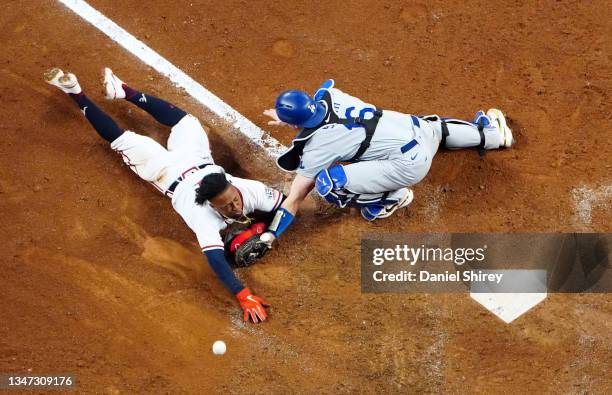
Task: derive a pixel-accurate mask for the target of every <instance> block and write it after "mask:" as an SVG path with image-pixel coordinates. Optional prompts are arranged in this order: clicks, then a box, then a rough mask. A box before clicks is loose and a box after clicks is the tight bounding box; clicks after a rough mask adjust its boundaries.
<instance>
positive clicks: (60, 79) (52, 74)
mask: <svg viewBox="0 0 612 395" xmlns="http://www.w3.org/2000/svg"><path fill="white" fill-rule="evenodd" d="M44 76H45V81H47V83H48V84H51V85H53V86H56V87H58V88H59V89H61V91H62V92H64V93H71V94H73V95H78V94H79V93H81V91H82V89H81V86H80V85H79V81H78V80H77V78H76V76H75V75H74V74H72V73H64V72H63V71H62V70H61V69H59V68H57V67H54V68H52V69H49V70H47V71H46V72H45V75H44Z"/></svg>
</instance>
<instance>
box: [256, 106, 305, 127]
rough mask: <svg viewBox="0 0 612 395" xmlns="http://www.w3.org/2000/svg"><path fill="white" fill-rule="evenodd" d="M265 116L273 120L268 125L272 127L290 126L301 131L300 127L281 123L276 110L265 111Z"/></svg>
mask: <svg viewBox="0 0 612 395" xmlns="http://www.w3.org/2000/svg"><path fill="white" fill-rule="evenodd" d="M263 114H264V115H265V116H267V117H270V118H272V120H271V121H268V125H270V126H289V127H292V128H293V129H299V127H298V126H296V125H291V124H288V123H285V122H283V121H281V120H280V118H278V114H277V113H276V110H275V109H273V108H271V109H269V110H265V111H264V112H263Z"/></svg>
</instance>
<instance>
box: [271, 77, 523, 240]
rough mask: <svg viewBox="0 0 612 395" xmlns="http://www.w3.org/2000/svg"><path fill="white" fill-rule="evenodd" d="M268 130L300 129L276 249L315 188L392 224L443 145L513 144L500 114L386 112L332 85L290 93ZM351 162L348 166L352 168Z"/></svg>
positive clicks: (284, 162) (284, 158)
mask: <svg viewBox="0 0 612 395" xmlns="http://www.w3.org/2000/svg"><path fill="white" fill-rule="evenodd" d="M264 114H265V115H267V116H269V117H270V118H272V121H270V122H268V123H269V124H270V125H288V126H291V127H294V128H296V129H297V128H301V131H300V132H299V133H298V135H297V136H296V137H295V139H294V140H293V144H292V146H291V148H289V149H288V150H287V151H286V152H285V153H283V154H282V155H281V156H279V158H278V160H277V164H278V166H279V167H280V168H281V169H283V170H285V171H289V172H296V173H297V174H296V176H295V178H294V180H293V184H292V185H291V190H290V192H289V195H288V196H287V199H286V200H285V201H284V202H283V204H282V206H281V208H280V209H279V210H277V212H276V215H275V217H274V221H273V222H272V224H271V225H270V227H269V228H268V231H267V232H266V233H264V234H263V235H262V236H261V241H263V242H264V243H266V244H267V245H268V246H271V245H272V243H273V241H274V240H275V239H276V238H277V237H279V236H280V235H281V234H282V233H283V232H284V231H285V230H286V229H287V227H288V226H289V225H290V224H291V222H292V221H293V218H294V216H295V214H296V212H297V210H298V207H299V205H300V203H301V202H302V201H303V200H304V199H305V198H306V196H307V195H308V193H309V192H310V191H311V190H312V189H313V188H315V189H316V191H317V193H318V194H319V195H321V196H322V197H324V198H325V199H326V200H327V201H328V202H330V203H332V204H335V205H338V206H340V207H346V206H351V207H357V208H359V209H360V210H361V215H362V216H363V217H364V218H365V219H366V220H368V221H374V220H376V219H379V218H386V217H389V216H390V215H392V214H393V213H394V212H395V211H396V210H397V209H399V208H402V207H406V206H408V205H409V204H410V203H411V202H412V199H413V193H412V190H411V189H410V186H411V185H414V184H416V183H418V182H419V181H421V180H422V179H423V178H424V177H425V175H427V172H428V171H429V169H430V168H431V161H432V160H433V158H434V156H435V155H436V153H437V152H438V148H439V147H443V148H450V149H458V148H468V147H476V148H478V150H479V152H480V153H484V150H490V149H497V148H504V147H505V148H507V147H510V146H511V145H512V144H513V137H512V131H511V130H510V128H509V127H508V125H507V124H506V120H505V118H504V115H503V114H502V112H501V111H500V110H496V109H490V110H489V111H487V113H486V114H485V113H484V112H483V111H478V112H477V114H476V118H475V119H474V120H473V121H471V122H468V121H462V120H458V119H450V118H440V117H439V116H437V115H429V116H415V115H409V114H402V113H399V112H395V111H389V110H382V109H379V108H377V107H376V106H374V105H372V104H368V103H365V102H363V101H361V100H360V99H358V98H356V97H353V96H350V95H348V94H346V93H344V92H342V91H341V90H339V89H337V88H335V87H334V81H333V80H328V81H325V82H324V83H323V85H322V86H321V87H320V88H319V89H318V90H317V92H316V93H315V95H314V98H312V97H311V96H309V95H308V94H307V93H305V92H302V91H298V90H290V91H286V92H283V93H282V94H280V95H279V96H278V98H277V99H276V106H275V108H274V109H270V110H266V111H264ZM347 162H348V163H350V164H346V163H347Z"/></svg>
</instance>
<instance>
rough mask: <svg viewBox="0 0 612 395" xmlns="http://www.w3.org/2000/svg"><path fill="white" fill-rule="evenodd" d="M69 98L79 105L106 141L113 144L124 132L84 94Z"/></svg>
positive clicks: (72, 95)
mask: <svg viewBox="0 0 612 395" xmlns="http://www.w3.org/2000/svg"><path fill="white" fill-rule="evenodd" d="M69 96H70V97H71V98H72V99H73V100H74V101H75V102H76V103H77V104H78V105H79V108H80V109H81V112H82V113H83V114H84V115H85V118H87V120H88V121H89V123H91V126H93V127H94V129H96V132H98V134H99V135H100V136H101V137H102V138H103V139H104V140H106V141H108V142H109V143H112V142H113V141H115V140H116V139H117V138H118V137H119V136H121V135H122V134H123V132H124V130H123V129H121V128H120V127H119V126H118V125H117V124H116V123H115V121H113V119H112V118H111V117H110V116H108V115H107V114H106V113H105V112H104V111H102V110H100V108H98V106H96V104H95V103H94V102H92V101H91V100H89V98H88V97H87V96H85V94H84V93H83V92H81V93H79V94H76V95H74V94H69Z"/></svg>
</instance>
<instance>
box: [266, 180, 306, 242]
mask: <svg viewBox="0 0 612 395" xmlns="http://www.w3.org/2000/svg"><path fill="white" fill-rule="evenodd" d="M313 187H314V180H313V179H311V178H308V177H304V176H302V175H300V174H298V175H296V176H295V178H294V179H293V183H292V184H291V189H290V191H289V196H287V199H285V201H284V202H283V204H282V205H281V207H280V208H279V209H278V210H276V214H275V215H274V219H273V220H272V223H271V224H270V226H269V227H268V231H267V232H266V233H264V234H262V235H261V237H260V240H261V241H262V242H264V243H266V244H267V245H268V246H269V247H271V246H272V243H273V242H274V240H276V238H277V237H279V236H280V235H281V234H282V233H283V232H284V231H285V230H287V228H288V227H289V225H291V222H293V218H294V217H295V214H297V212H298V209H299V207H300V204H301V203H302V202H303V201H304V199H306V196H308V194H309V193H310V191H312V188H313Z"/></svg>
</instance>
